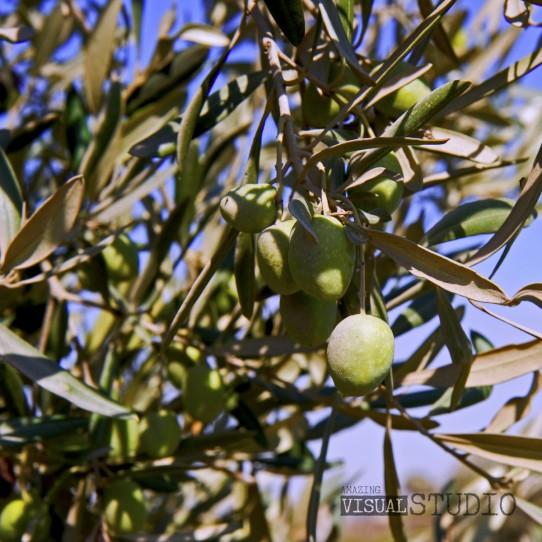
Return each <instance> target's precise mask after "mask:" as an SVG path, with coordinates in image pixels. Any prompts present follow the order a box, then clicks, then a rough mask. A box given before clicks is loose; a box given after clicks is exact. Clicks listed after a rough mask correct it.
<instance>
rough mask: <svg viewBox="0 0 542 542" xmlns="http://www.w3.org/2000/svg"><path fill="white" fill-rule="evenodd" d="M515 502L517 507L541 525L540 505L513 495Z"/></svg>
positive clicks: (541, 509)
mask: <svg viewBox="0 0 542 542" xmlns="http://www.w3.org/2000/svg"><path fill="white" fill-rule="evenodd" d="M515 503H516V505H517V506H518V508H520V509H521V510H523V512H525V513H526V514H527V515H528V516H529V517H530V518H531V519H532V520H533V521H535V522H536V523H538V524H539V525H542V507H540V506H538V505H537V504H534V503H532V502H529V501H526V500H525V499H522V498H521V497H517V496H515Z"/></svg>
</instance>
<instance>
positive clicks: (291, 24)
mask: <svg viewBox="0 0 542 542" xmlns="http://www.w3.org/2000/svg"><path fill="white" fill-rule="evenodd" d="M264 2H265V5H266V6H267V9H268V10H269V12H270V13H271V15H272V16H273V19H274V20H275V22H276V23H277V25H278V27H279V28H280V29H281V30H282V31H283V32H284V35H285V36H286V37H287V38H288V40H289V41H290V43H292V45H299V44H300V43H301V41H302V40H303V37H304V36H305V16H304V14H303V2H302V0H264Z"/></svg>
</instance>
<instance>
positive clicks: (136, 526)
mask: <svg viewBox="0 0 542 542" xmlns="http://www.w3.org/2000/svg"><path fill="white" fill-rule="evenodd" d="M103 503H104V517H105V522H106V523H107V526H108V527H109V528H110V529H111V531H113V532H114V533H116V534H129V533H135V532H139V531H142V530H143V527H144V526H145V521H146V517H147V508H146V506H145V497H144V495H143V490H142V489H141V487H140V486H139V485H138V484H136V483H135V482H133V481H131V480H118V481H116V482H113V483H112V484H110V485H109V486H107V488H106V490H105V492H104V497H103Z"/></svg>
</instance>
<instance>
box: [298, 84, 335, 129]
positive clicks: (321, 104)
mask: <svg viewBox="0 0 542 542" xmlns="http://www.w3.org/2000/svg"><path fill="white" fill-rule="evenodd" d="M301 108H302V110H303V117H304V118H305V120H306V122H307V124H309V126H313V127H315V128H325V127H326V126H327V125H328V124H330V123H331V122H332V121H333V120H334V119H335V117H336V116H337V115H338V113H339V111H340V109H341V106H340V105H339V103H338V102H337V101H336V100H335V99H333V98H332V97H331V96H327V95H325V94H321V93H320V91H319V90H318V87H316V85H313V84H312V83H309V84H308V85H307V88H306V89H305V93H304V94H303V100H302V102H301Z"/></svg>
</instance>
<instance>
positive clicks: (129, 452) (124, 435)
mask: <svg viewBox="0 0 542 542" xmlns="http://www.w3.org/2000/svg"><path fill="white" fill-rule="evenodd" d="M138 446H139V421H138V420H137V419H136V418H129V419H128V420H113V421H112V426H111V438H110V440H109V448H110V450H109V457H111V458H112V459H116V460H123V459H127V458H130V457H133V456H135V455H136V453H137V449H138Z"/></svg>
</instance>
